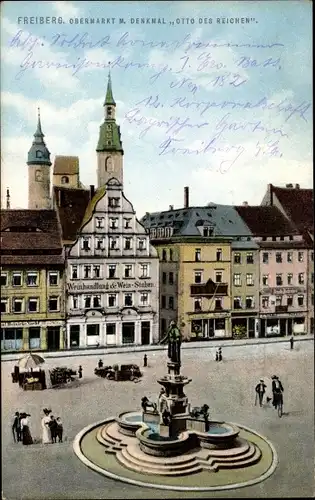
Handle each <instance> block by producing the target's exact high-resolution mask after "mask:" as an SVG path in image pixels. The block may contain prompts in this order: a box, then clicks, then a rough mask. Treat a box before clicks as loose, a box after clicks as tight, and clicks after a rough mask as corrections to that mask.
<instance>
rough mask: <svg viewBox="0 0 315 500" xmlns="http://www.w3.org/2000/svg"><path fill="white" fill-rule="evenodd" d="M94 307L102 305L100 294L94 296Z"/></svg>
mask: <svg viewBox="0 0 315 500" xmlns="http://www.w3.org/2000/svg"><path fill="white" fill-rule="evenodd" d="M93 307H101V296H100V295H94V296H93Z"/></svg>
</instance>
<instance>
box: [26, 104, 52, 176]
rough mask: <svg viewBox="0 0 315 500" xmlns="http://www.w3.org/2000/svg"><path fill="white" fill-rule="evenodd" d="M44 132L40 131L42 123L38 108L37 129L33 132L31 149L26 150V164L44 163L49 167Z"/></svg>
mask: <svg viewBox="0 0 315 500" xmlns="http://www.w3.org/2000/svg"><path fill="white" fill-rule="evenodd" d="M44 137H45V136H44V134H43V131H42V125H41V121H40V114H39V110H38V121H37V129H36V132H35V134H34V140H33V143H32V146H31V149H30V150H29V152H28V156H27V164H28V165H46V166H48V167H50V165H51V161H50V152H49V150H48V148H47V147H46V144H45V141H44Z"/></svg>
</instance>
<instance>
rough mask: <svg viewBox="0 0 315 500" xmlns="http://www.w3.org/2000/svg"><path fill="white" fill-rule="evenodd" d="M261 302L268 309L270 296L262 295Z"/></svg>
mask: <svg viewBox="0 0 315 500" xmlns="http://www.w3.org/2000/svg"><path fill="white" fill-rule="evenodd" d="M261 303H262V306H263V308H264V309H266V308H267V307H268V305H269V297H262V300H261Z"/></svg>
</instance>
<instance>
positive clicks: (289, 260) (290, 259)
mask: <svg viewBox="0 0 315 500" xmlns="http://www.w3.org/2000/svg"><path fill="white" fill-rule="evenodd" d="M287 262H293V253H292V252H288V253H287Z"/></svg>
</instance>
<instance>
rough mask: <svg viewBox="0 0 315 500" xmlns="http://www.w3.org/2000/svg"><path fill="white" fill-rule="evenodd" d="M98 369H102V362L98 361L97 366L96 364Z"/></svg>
mask: <svg viewBox="0 0 315 500" xmlns="http://www.w3.org/2000/svg"><path fill="white" fill-rule="evenodd" d="M97 366H98V368H103V361H102V360H101V359H100V360H99V362H98V364H97Z"/></svg>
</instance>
